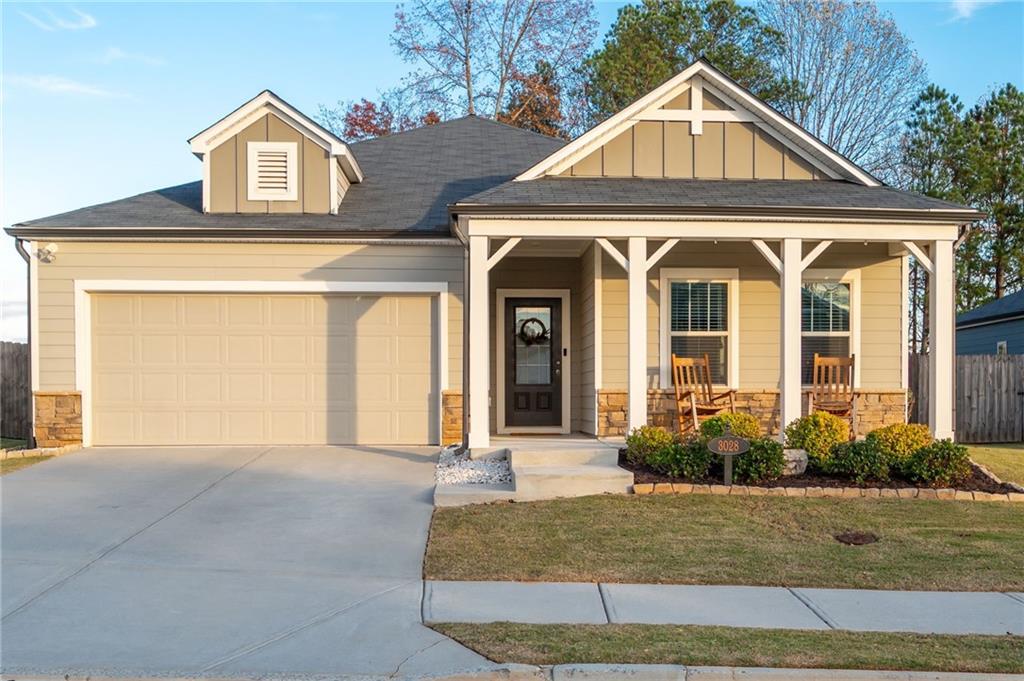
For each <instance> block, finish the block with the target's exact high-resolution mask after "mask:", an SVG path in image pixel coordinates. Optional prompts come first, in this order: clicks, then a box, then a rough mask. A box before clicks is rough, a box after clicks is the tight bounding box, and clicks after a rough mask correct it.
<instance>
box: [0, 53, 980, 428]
mask: <svg viewBox="0 0 1024 681" xmlns="http://www.w3.org/2000/svg"><path fill="white" fill-rule="evenodd" d="M97 144H99V142H97ZM189 144H190V146H191V150H192V152H193V153H194V154H195V155H196V156H197V157H198V158H199V160H200V161H201V167H202V179H201V180H199V181H196V182H192V183H189V184H184V185H181V186H176V187H169V188H166V189H158V190H155V191H151V192H147V193H144V194H140V195H138V196H133V197H130V198H126V199H122V200H118V201H113V202H110V203H105V204H101V205H96V206H90V207H87V208H81V209H79V210H74V211H71V212H68V213H64V214H61V215H55V216H52V217H47V218H42V219H39V220H33V221H29V222H24V223H21V224H17V225H14V226H12V227H10V228H8V229H7V232H8V233H9V234H11V235H13V236H14V237H16V238H17V240H18V247H19V249H21V250H22V251H23V254H24V255H25V257H26V258H27V259H28V260H29V263H30V268H29V269H30V279H31V281H30V287H31V294H30V319H31V344H32V357H33V361H32V389H33V392H34V398H35V432H36V435H37V438H38V439H39V441H40V442H42V443H45V444H56V443H60V442H67V441H77V440H83V441H84V442H85V443H86V444H89V445H168V444H181V445H185V444H255V443H259V444H271V443H286V444H302V443H357V444H358V443H366V444H428V443H429V444H437V443H452V442H462V443H464V444H465V445H467V446H468V447H470V448H485V447H488V446H489V444H490V438H491V437H492V436H494V435H496V434H520V433H523V434H526V433H551V434H569V433H573V434H578V433H584V434H591V435H596V436H608V435H621V434H623V433H625V432H626V431H627V430H628V429H630V428H633V427H636V426H639V425H642V424H646V423H649V422H650V423H659V424H665V425H672V424H673V423H674V417H673V414H674V410H675V404H674V399H673V398H672V395H673V393H672V386H671V382H670V379H669V362H670V357H671V355H672V354H673V353H677V354H680V355H687V356H698V357H699V356H703V354H704V353H708V355H709V356H710V358H711V363H712V371H713V374H714V380H715V383H717V384H720V385H721V386H723V387H724V386H728V387H730V388H733V389H735V390H737V391H738V394H737V403H738V409H740V410H743V411H749V412H752V413H754V414H756V415H757V416H758V417H759V418H760V419H761V420H762V422H763V423H764V424H765V427H766V428H769V429H771V430H772V431H773V432H778V431H779V430H780V429H781V427H783V426H784V425H785V424H786V423H788V422H790V421H792V420H793V419H795V418H797V417H798V416H800V414H801V411H802V409H804V408H805V400H804V391H805V388H806V383H807V382H808V380H809V374H810V369H809V366H810V358H811V357H812V356H813V354H814V353H815V352H820V353H822V354H827V355H853V356H854V357H855V359H856V363H855V365H856V375H855V378H854V380H855V387H856V390H857V391H858V397H857V400H858V405H857V417H858V423H857V430H858V431H859V432H865V431H867V430H870V429H871V428H874V427H877V426H879V425H882V424H887V423H891V422H898V421H902V420H903V419H904V418H905V407H906V401H907V358H906V355H907V353H906V347H907V319H908V311H907V258H908V254H913V255H914V256H915V257H916V258H917V259H918V260H919V261H920V262H922V263H924V265H925V267H926V268H927V269H928V270H929V271H931V272H932V273H933V276H932V277H930V281H931V282H932V283H931V291H930V300H931V304H932V309H931V314H930V316H929V323H930V325H931V326H930V336H931V338H932V340H933V342H932V348H931V352H932V355H933V357H934V361H933V362H932V363H931V367H932V375H931V377H930V380H929V382H928V385H929V386H930V390H931V391H932V394H931V395H930V397H929V400H928V404H929V405H930V409H931V412H930V414H929V424H930V426H931V429H932V430H933V431H934V433H935V434H936V435H937V436H939V437H949V436H951V435H952V429H953V420H952V390H951V386H952V380H953V374H952V366H953V361H952V360H953V340H954V338H953V332H954V331H953V329H954V324H953V244H954V240H955V239H956V238H957V236H958V231H959V229H960V228H961V227H962V226H963V225H964V224H966V223H969V222H971V221H973V220H976V219H978V217H979V213H978V212H977V211H975V210H973V209H970V208H966V207H963V206H959V205H955V204H952V203H948V202H945V201H939V200H936V199H931V198H926V197H923V196H919V195H916V194H912V193H908V192H904V191H900V190H897V189H894V188H892V187H888V186H885V185H884V184H883V183H882V182H880V181H879V180H878V179H876V178H875V177H873V176H872V175H871V174H869V173H868V172H866V171H865V170H864V169H862V168H860V167H858V166H857V165H856V164H854V163H853V162H851V161H850V160H849V159H847V158H845V157H844V156H842V155H841V154H839V153H837V152H836V151H835V150H834V149H831V148H830V147H828V146H827V145H826V144H824V143H823V142H821V141H820V140H819V139H817V138H815V137H814V136H813V135H811V134H809V133H808V132H807V131H806V130H803V129H802V128H800V126H798V125H796V124H795V123H794V122H793V121H792V120H789V119H787V118H786V117H785V116H783V115H781V114H780V113H779V112H778V111H776V110H775V109H773V108H772V107H770V106H768V105H767V104H765V103H764V102H762V101H759V100H758V99H757V98H756V97H754V96H753V95H752V94H751V93H750V92H749V91H747V90H746V89H744V88H743V87H741V86H739V85H738V84H737V83H736V82H734V81H733V80H731V79H730V78H729V77H727V76H726V75H724V74H723V73H722V72H721V71H719V70H717V69H716V68H715V67H714V66H712V65H711V64H709V63H707V62H706V61H703V60H701V61H697V62H695V63H694V64H692V65H691V66H689V67H688V68H686V69H685V70H683V71H682V72H680V73H679V74H677V75H676V76H675V77H673V78H671V79H670V80H668V81H667V82H665V83H664V84H662V85H661V86H659V87H658V88H656V89H655V90H653V91H652V92H650V93H648V94H647V95H645V96H643V97H641V98H640V99H638V100H637V101H636V102H634V103H633V104H631V105H630V106H628V107H627V108H625V109H623V110H622V111H620V112H619V113H617V114H616V115H614V116H612V117H610V118H609V119H607V120H605V121H604V122H603V123H601V124H599V125H597V126H596V127H594V128H592V129H591V130H589V131H588V132H586V133H584V134H583V135H581V136H580V137H578V138H577V139H575V140H573V141H572V142H569V143H565V142H564V141H563V140H560V139H554V138H550V137H546V136H543V135H539V134H535V133H533V132H528V131H525V130H521V129H518V128H514V127H510V126H507V125H503V124H501V123H496V122H494V121H490V120H485V119H482V118H476V117H473V116H467V117H464V118H459V119H456V120H451V121H447V122H444V123H440V124H438V125H433V126H429V127H423V128H419V129H416V130H411V131H408V132H403V133H400V134H394V135H390V136H386V137H383V138H379V139H374V140H369V141H364V142H359V143H355V144H347V143H345V142H344V141H343V140H341V139H339V138H338V137H336V136H335V135H333V134H331V133H330V132H329V131H328V130H326V129H324V128H323V127H321V126H320V125H318V124H317V123H316V122H314V121H313V120H311V119H310V118H309V117H307V116H306V115H304V114H303V113H302V112H300V111H298V110H296V109H295V108H294V107H292V106H290V105H289V104H288V103H287V102H285V101H284V100H282V99H281V98H280V97H278V96H277V95H275V94H274V93H272V92H269V91H265V92H263V93H261V94H260V95H258V96H257V97H255V98H254V99H252V100H251V101H249V102H246V103H245V104H243V105H242V106H240V107H239V108H238V109H236V110H235V111H233V112H231V113H229V114H228V115H227V116H225V117H224V118H222V119H221V120H219V121H217V122H216V123H214V124H213V125H211V126H210V127H208V128H206V129H205V130H203V131H202V132H200V133H198V134H197V135H195V136H194V137H193V138H192V139H190V140H189ZM142 159H143V157H142V156H140V160H139V162H140V163H142V162H144V161H143V160H142Z"/></svg>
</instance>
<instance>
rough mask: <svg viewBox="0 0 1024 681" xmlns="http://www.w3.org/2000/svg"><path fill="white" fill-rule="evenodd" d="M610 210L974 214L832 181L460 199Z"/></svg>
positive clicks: (541, 188) (587, 186)
mask: <svg viewBox="0 0 1024 681" xmlns="http://www.w3.org/2000/svg"><path fill="white" fill-rule="evenodd" d="M518 206H529V207H531V208H533V209H542V208H543V207H555V208H559V209H571V208H576V207H587V208H599V207H607V208H609V209H613V210H616V209H617V210H621V209H622V208H624V207H629V208H630V209H638V210H640V211H641V212H642V210H643V209H651V210H652V211H659V210H661V211H663V210H671V209H676V208H689V209H701V210H716V209H740V210H743V209H748V210H749V209H764V208H767V209H778V210H780V211H783V210H785V209H793V210H794V211H800V210H806V209H811V210H815V209H820V210H830V209H839V210H849V209H867V210H888V211H958V212H963V211H969V212H972V213H973V211H972V210H971V209H969V208H965V207H964V206H959V205H957V204H954V203H949V202H948V201H940V200H938V199H933V198H929V197H926V196H921V195H919V194H914V193H911V192H905V191H901V190H898V189H893V188H892V187H884V186H879V187H866V186H863V185H859V184H854V183H852V182H846V181H832V180H815V181H811V180H805V181H797V180H686V179H678V180H677V179H661V178H583V177H551V178H544V179H538V180H531V181H526V182H505V183H504V184H500V185H498V186H496V187H493V188H490V189H486V190H484V191H482V192H480V193H478V194H474V195H473V196H469V197H467V198H465V199H462V200H461V201H459V203H458V206H457V208H458V209H462V211H463V212H472V207H491V208H499V207H518Z"/></svg>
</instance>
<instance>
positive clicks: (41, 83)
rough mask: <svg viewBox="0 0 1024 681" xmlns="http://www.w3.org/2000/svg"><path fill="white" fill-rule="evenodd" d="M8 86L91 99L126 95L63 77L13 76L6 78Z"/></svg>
mask: <svg viewBox="0 0 1024 681" xmlns="http://www.w3.org/2000/svg"><path fill="white" fill-rule="evenodd" d="M4 81H5V83H6V84H7V85H14V86H19V85H20V86H22V87H26V88H29V89H32V90H38V91H39V92H47V93H50V94H67V95H86V96H89V97H123V96H124V95H122V94H120V93H117V92H113V91H111V90H105V89H103V88H101V87H97V86H95V85H89V84H88V83H81V82H79V81H77V80H71V79H70V78H64V77H63V76H49V75H40V76H28V75H18V74H11V75H8V76H5V77H4Z"/></svg>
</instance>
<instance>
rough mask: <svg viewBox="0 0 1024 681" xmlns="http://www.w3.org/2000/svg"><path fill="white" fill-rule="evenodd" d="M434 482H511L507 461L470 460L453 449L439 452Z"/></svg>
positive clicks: (510, 472) (459, 483)
mask: <svg viewBox="0 0 1024 681" xmlns="http://www.w3.org/2000/svg"><path fill="white" fill-rule="evenodd" d="M434 477H435V480H436V482H437V484H438V485H465V484H487V483H490V484H503V483H510V482H512V471H511V469H510V468H509V464H508V459H470V458H469V455H468V454H456V453H455V449H454V448H451V449H449V448H445V449H442V450H441V455H440V457H438V460H437V472H436V473H435V476H434Z"/></svg>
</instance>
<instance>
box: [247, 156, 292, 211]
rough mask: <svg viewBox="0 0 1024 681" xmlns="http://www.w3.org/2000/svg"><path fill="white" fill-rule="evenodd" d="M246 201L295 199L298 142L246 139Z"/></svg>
mask: <svg viewBox="0 0 1024 681" xmlns="http://www.w3.org/2000/svg"><path fill="white" fill-rule="evenodd" d="M248 156H249V163H248V172H249V183H248V184H249V200H250V201H295V200H296V199H297V197H298V170H297V169H298V163H297V157H298V145H297V144H296V143H295V142H249V146H248Z"/></svg>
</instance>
